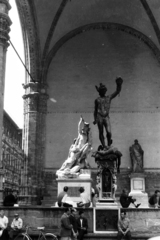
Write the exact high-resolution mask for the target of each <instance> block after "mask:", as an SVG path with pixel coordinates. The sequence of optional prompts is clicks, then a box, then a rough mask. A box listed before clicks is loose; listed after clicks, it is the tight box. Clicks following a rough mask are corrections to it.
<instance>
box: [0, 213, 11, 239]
mask: <svg viewBox="0 0 160 240" xmlns="http://www.w3.org/2000/svg"><path fill="white" fill-rule="evenodd" d="M7 227H8V217H6V216H5V215H4V211H3V210H1V211H0V240H9V234H8V229H7Z"/></svg>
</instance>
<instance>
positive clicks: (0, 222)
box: [0, 216, 8, 229]
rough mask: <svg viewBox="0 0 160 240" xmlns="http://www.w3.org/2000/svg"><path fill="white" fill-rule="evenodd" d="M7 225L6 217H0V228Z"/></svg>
mask: <svg viewBox="0 0 160 240" xmlns="http://www.w3.org/2000/svg"><path fill="white" fill-rule="evenodd" d="M7 225H8V218H7V217H6V216H3V217H0V228H3V229H6V228H7Z"/></svg>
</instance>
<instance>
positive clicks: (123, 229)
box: [117, 211, 132, 240]
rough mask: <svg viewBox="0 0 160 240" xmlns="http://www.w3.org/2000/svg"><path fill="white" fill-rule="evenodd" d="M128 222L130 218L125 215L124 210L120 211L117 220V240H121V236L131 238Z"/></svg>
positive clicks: (129, 239)
mask: <svg viewBox="0 0 160 240" xmlns="http://www.w3.org/2000/svg"><path fill="white" fill-rule="evenodd" d="M129 223H130V220H129V219H128V218H127V217H126V212H125V211H122V212H121V216H120V219H119V221H118V235H117V240H121V239H122V238H123V237H126V238H127V239H128V240H131V239H132V238H131V232H130V226H129Z"/></svg>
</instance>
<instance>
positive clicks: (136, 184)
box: [129, 173, 149, 208]
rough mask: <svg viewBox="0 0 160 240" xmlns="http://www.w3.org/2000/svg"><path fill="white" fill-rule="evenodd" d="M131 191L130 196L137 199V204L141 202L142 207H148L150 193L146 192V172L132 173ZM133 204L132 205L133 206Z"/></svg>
mask: <svg viewBox="0 0 160 240" xmlns="http://www.w3.org/2000/svg"><path fill="white" fill-rule="evenodd" d="M130 183H131V192H130V193H129V196H132V197H133V198H135V199H136V204H138V203H141V205H140V206H139V207H140V208H148V207H149V206H148V194H147V193H146V192H145V174H144V173H132V174H131V175H130ZM132 206H133V204H131V205H130V207H132Z"/></svg>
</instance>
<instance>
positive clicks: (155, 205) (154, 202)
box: [149, 190, 160, 208]
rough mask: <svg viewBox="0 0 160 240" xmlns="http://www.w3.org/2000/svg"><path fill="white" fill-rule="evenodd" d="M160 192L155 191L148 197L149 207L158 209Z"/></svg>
mask: <svg viewBox="0 0 160 240" xmlns="http://www.w3.org/2000/svg"><path fill="white" fill-rule="evenodd" d="M159 196H160V191H159V190H156V191H155V192H154V194H153V195H152V196H151V197H150V199H149V206H150V207H153V208H158V207H160V198H159Z"/></svg>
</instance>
